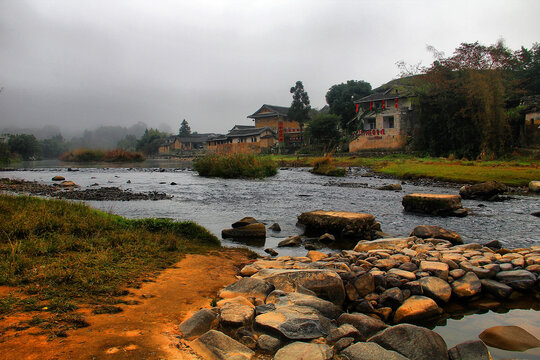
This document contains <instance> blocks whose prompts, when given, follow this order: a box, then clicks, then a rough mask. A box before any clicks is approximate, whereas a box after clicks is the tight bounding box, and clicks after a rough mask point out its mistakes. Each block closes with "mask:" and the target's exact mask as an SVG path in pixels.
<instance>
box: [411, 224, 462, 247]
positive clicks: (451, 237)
mask: <svg viewBox="0 0 540 360" xmlns="http://www.w3.org/2000/svg"><path fill="white" fill-rule="evenodd" d="M411 236H416V237H419V238H422V239H427V238H436V239H444V240H448V241H450V242H451V243H452V244H453V245H458V244H463V239H462V238H461V236H459V234H458V233H457V232H455V231H450V230H446V229H444V228H442V227H440V226H435V225H419V226H417V227H415V228H414V229H413V231H412V232H411Z"/></svg>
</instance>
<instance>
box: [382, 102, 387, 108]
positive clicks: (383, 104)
mask: <svg viewBox="0 0 540 360" xmlns="http://www.w3.org/2000/svg"><path fill="white" fill-rule="evenodd" d="M385 105H386V104H385V103H384V100H383V101H382V109H383V110H384V109H386V106H385Z"/></svg>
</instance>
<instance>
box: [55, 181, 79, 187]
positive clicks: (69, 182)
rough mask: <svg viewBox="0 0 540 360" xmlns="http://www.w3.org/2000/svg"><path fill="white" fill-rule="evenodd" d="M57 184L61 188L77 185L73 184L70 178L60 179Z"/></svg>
mask: <svg viewBox="0 0 540 360" xmlns="http://www.w3.org/2000/svg"><path fill="white" fill-rule="evenodd" d="M58 186H60V187H63V188H72V187H79V185H77V184H75V183H74V182H73V181H70V180H67V181H62V182H61V183H60V184H58Z"/></svg>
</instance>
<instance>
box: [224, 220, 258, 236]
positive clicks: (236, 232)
mask: <svg viewBox="0 0 540 360" xmlns="http://www.w3.org/2000/svg"><path fill="white" fill-rule="evenodd" d="M221 237H222V238H224V239H226V238H240V239H241V238H265V237H266V227H265V226H264V224H261V223H255V224H248V225H245V226H242V227H237V228H232V229H223V230H222V231H221Z"/></svg>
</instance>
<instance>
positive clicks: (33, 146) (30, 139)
mask: <svg viewBox="0 0 540 360" xmlns="http://www.w3.org/2000/svg"><path fill="white" fill-rule="evenodd" d="M8 146H9V150H10V151H11V153H12V154H19V155H20V156H21V157H22V159H23V160H32V159H37V158H39V157H40V155H41V148H40V146H39V142H38V141H37V139H36V137H35V136H34V135H28V134H18V135H9V138H8Z"/></svg>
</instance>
